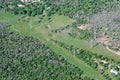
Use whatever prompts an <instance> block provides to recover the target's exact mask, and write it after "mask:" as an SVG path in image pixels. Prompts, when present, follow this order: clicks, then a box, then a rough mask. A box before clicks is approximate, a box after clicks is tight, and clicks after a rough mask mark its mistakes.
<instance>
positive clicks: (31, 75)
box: [0, 23, 93, 80]
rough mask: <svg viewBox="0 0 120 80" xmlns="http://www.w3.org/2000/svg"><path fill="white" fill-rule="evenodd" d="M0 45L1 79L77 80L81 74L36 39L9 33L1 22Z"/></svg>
mask: <svg viewBox="0 0 120 80" xmlns="http://www.w3.org/2000/svg"><path fill="white" fill-rule="evenodd" d="M0 45H2V46H0V55H1V56H0V61H1V67H0V70H1V71H0V79H1V80H4V79H14V80H21V79H23V80H25V79H29V80H36V79H37V80H38V79H40V80H44V79H46V80H63V79H65V80H67V79H69V80H73V79H74V80H79V79H82V77H81V75H82V74H84V73H83V71H82V70H80V69H79V68H78V67H76V66H74V65H71V64H70V63H68V62H67V61H66V60H65V59H64V58H63V57H62V56H60V55H57V54H56V53H55V52H53V51H52V50H51V49H49V47H47V46H46V45H45V44H43V43H42V42H40V41H39V40H37V39H34V38H32V37H27V36H21V35H18V34H16V33H14V32H11V31H9V27H8V28H7V27H6V24H3V23H0ZM86 77H87V76H86ZM87 78H88V79H91V78H89V77H87ZM92 80H93V79H92Z"/></svg>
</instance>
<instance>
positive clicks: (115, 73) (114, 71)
mask: <svg viewBox="0 0 120 80" xmlns="http://www.w3.org/2000/svg"><path fill="white" fill-rule="evenodd" d="M110 72H111V73H112V74H114V75H118V71H116V70H113V69H111V70H110Z"/></svg>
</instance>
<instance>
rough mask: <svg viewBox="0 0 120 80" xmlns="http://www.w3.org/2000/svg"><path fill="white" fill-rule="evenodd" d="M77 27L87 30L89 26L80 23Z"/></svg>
mask: <svg viewBox="0 0 120 80" xmlns="http://www.w3.org/2000/svg"><path fill="white" fill-rule="evenodd" d="M77 28H78V29H81V30H87V29H88V30H89V29H90V27H89V25H88V24H83V25H80V26H78V27H77Z"/></svg>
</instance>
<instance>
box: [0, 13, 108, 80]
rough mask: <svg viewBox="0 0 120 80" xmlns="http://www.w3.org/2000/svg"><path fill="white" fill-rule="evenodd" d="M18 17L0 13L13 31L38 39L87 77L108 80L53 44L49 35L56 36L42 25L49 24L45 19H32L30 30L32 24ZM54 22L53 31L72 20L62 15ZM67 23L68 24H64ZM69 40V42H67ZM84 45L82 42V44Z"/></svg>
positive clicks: (1, 17)
mask: <svg viewBox="0 0 120 80" xmlns="http://www.w3.org/2000/svg"><path fill="white" fill-rule="evenodd" d="M18 17H20V16H19V15H18V16H14V15H11V14H9V13H5V12H0V21H5V22H8V23H10V24H11V25H12V27H11V30H12V31H14V32H16V33H19V34H21V35H26V36H32V37H34V38H37V39H39V40H41V41H42V42H44V43H45V44H46V45H47V46H48V47H50V48H51V49H52V50H53V51H54V52H55V53H57V54H58V55H62V56H63V57H64V58H65V59H66V60H67V61H68V62H70V63H71V64H73V65H76V66H78V67H79V68H80V69H81V70H83V71H84V72H85V75H87V76H90V77H92V78H94V79H95V80H106V79H104V77H103V76H102V75H101V74H99V73H98V72H97V71H96V70H95V69H93V68H91V67H90V66H88V65H87V64H86V63H84V62H83V61H81V60H80V59H78V58H77V57H75V56H74V55H72V54H71V53H70V52H69V51H67V50H65V49H63V48H61V47H60V46H58V45H57V44H55V43H54V42H52V41H51V40H50V38H51V36H49V35H48V34H52V35H54V33H51V32H50V30H49V29H45V28H44V27H43V26H42V25H44V24H48V23H49V22H48V21H47V19H46V18H45V19H44V20H43V22H41V23H37V22H35V20H37V19H38V18H37V17H34V18H31V19H32V23H31V25H32V26H33V28H30V23H29V22H28V23H26V22H23V21H19V20H18ZM51 19H52V20H54V21H53V22H52V23H50V25H51V26H52V25H53V26H52V27H53V29H55V28H59V27H60V26H65V25H67V24H70V22H71V19H69V18H66V17H65V16H62V15H57V14H56V15H53V16H52V17H51ZM64 21H66V22H64ZM62 39H63V40H65V42H67V43H68V44H70V43H71V41H72V40H71V39H70V40H68V39H69V38H68V39H66V38H61V40H62ZM66 40H68V41H66ZM72 43H74V44H75V43H76V44H78V43H77V42H75V41H72ZM81 43H82V42H81ZM79 46H83V47H86V46H87V45H86V42H85V43H84V44H83V43H82V45H79Z"/></svg>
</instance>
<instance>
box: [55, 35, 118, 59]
mask: <svg viewBox="0 0 120 80" xmlns="http://www.w3.org/2000/svg"><path fill="white" fill-rule="evenodd" d="M55 39H56V40H58V41H61V42H63V43H65V44H68V45H74V46H75V47H78V48H80V49H86V50H89V51H92V52H94V53H96V54H100V55H104V56H106V57H109V58H112V59H114V60H116V61H120V60H119V58H120V56H118V55H116V54H113V53H111V52H110V51H108V50H107V49H106V48H105V47H104V46H102V45H97V46H95V47H93V48H91V47H90V43H89V42H88V41H85V40H78V39H73V38H71V37H69V36H64V35H61V36H57V37H56V38H55Z"/></svg>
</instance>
